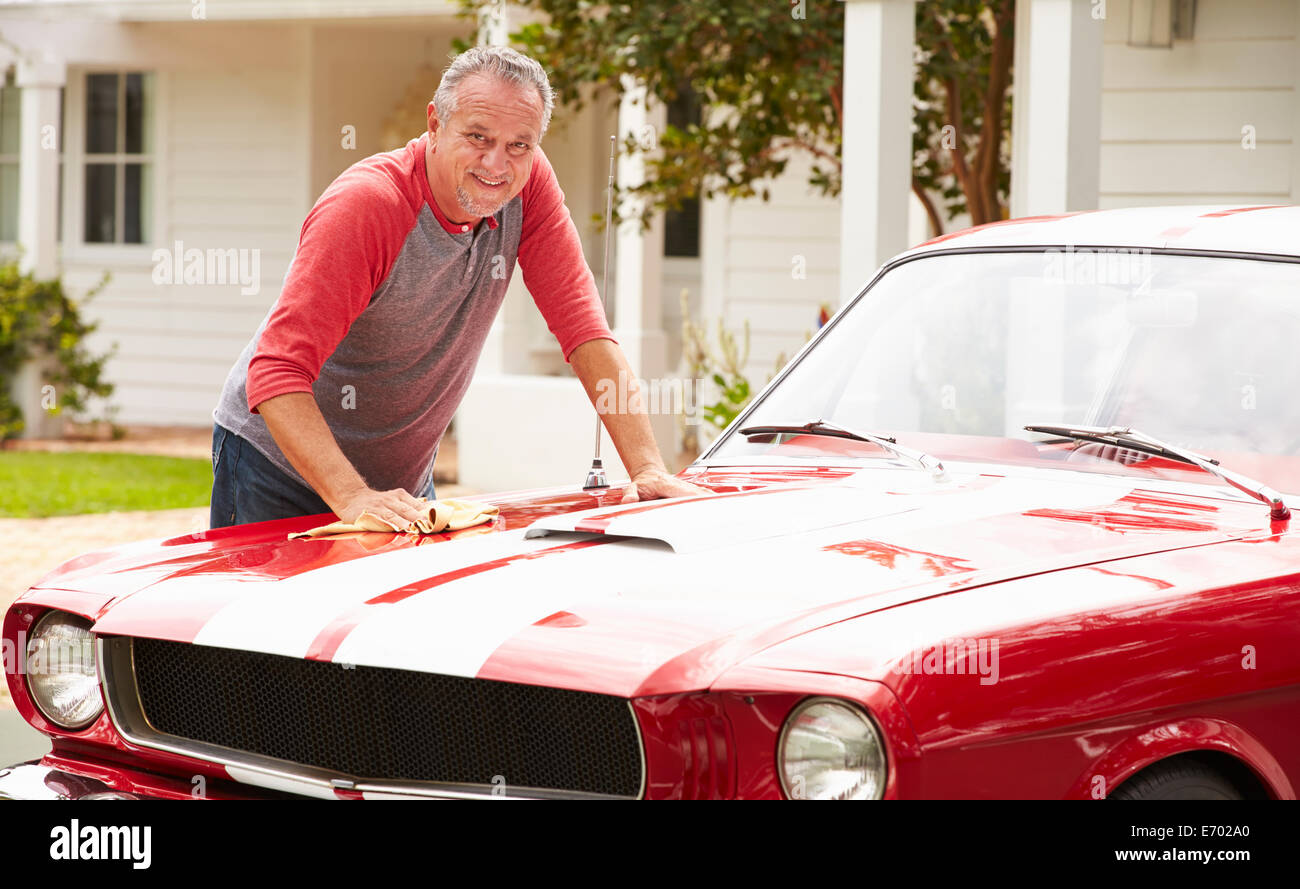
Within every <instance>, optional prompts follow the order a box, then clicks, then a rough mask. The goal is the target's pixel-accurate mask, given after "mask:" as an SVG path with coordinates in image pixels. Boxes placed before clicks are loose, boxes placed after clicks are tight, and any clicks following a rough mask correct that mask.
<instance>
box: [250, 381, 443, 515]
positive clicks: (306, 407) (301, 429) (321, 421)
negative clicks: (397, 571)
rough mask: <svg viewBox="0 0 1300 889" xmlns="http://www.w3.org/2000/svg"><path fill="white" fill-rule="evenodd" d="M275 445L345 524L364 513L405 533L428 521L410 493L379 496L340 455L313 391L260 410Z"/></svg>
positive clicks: (290, 395)
mask: <svg viewBox="0 0 1300 889" xmlns="http://www.w3.org/2000/svg"><path fill="white" fill-rule="evenodd" d="M257 409H258V410H259V411H261V414H262V418H263V419H264V420H266V427H267V428H268V429H270V430H271V435H272V436H273V437H274V438H275V443H276V444H277V445H279V446H280V450H281V451H282V452H283V453H284V455H285V456H286V457H287V458H289V462H290V463H291V464H293V468H294V469H296V470H298V472H299V474H301V475H302V477H303V478H304V479H306V481H307V484H309V485H311V487H312V490H314V491H315V492H316V493H317V494H319V495H320V497H321V499H322V500H324V501H325V503H326V504H327V505H328V506H329V508H330V509H332V510H334V514H335V515H336V516H338V517H339V519H340V520H341V521H344V522H355V521H356V520H357V517H358V516H359V515H361V513H363V512H368V513H371V514H372V515H376V516H378V517H379V518H381V519H383V520H384V521H386V522H390V523H391V524H392V525H394V526H395V527H396V528H397V529H398V530H399V531H404V530H406V529H407V528H408V527H409V526H410V525H411V523H412V522H415V521H418V520H419V519H422V518H425V517H426V516H427V515H428V510H427V508H426V509H424V510H421V509H420V501H419V500H417V499H416V498H415V497H412V496H411V495H410V494H409V493H408V492H407V491H405V490H403V489H401V488H395V489H394V490H391V491H376V490H373V489H372V488H371V487H370V486H369V485H367V484H366V482H365V479H363V478H362V477H361V475H360V474H359V473H358V472H357V471H356V469H355V468H353V466H352V464H351V463H349V462H348V458H347V457H346V456H344V454H343V452H342V451H341V450H339V446H338V442H336V441H335V440H334V435H333V433H331V432H330V430H329V427H328V426H327V425H325V418H324V417H322V416H321V412H320V408H319V407H317V405H316V399H315V398H314V397H313V396H312V394H311V393H310V392H287V393H285V394H284V395H277V396H275V397H274V398H268V399H267V400H266V401H263V402H262V403H261V404H259V405H258V406H257Z"/></svg>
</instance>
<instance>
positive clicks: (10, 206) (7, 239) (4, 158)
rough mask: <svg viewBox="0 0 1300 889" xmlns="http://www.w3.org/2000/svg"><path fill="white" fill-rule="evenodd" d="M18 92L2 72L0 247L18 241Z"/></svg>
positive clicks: (10, 78) (11, 78)
mask: <svg viewBox="0 0 1300 889" xmlns="http://www.w3.org/2000/svg"><path fill="white" fill-rule="evenodd" d="M21 97H22V92H21V91H20V90H19V89H18V87H16V86H14V77H13V71H12V70H10V71H7V72H5V77H4V83H3V86H0V243H12V242H14V241H17V240H18V153H19V148H18V125H19V123H20V122H21V120H22V111H21V108H20V107H19V105H20V100H21Z"/></svg>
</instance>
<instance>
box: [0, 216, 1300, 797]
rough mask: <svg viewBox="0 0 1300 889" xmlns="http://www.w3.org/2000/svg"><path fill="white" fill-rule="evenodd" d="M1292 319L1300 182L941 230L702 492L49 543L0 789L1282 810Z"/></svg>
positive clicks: (872, 288)
mask: <svg viewBox="0 0 1300 889" xmlns="http://www.w3.org/2000/svg"><path fill="white" fill-rule="evenodd" d="M1297 344H1300V208H1264V207H1248V208H1241V209H1233V210H1218V209H1207V208H1159V209H1142V210H1124V211H1102V212H1094V213H1085V214H1074V215H1068V216H1062V217H1051V218H1038V219H1026V220H1012V221H1011V222H1007V223H1001V224H995V225H992V226H986V227H983V228H980V229H975V230H971V231H967V232H962V233H959V234H955V235H950V236H946V237H943V238H939V239H936V240H935V241H932V242H930V243H928V244H925V245H923V246H921V247H919V248H916V249H914V250H912V251H909V252H907V253H905V254H903V255H901V256H899V257H897V258H895V259H894V260H893V261H891V262H890V263H889V264H888V265H886V266H885V267H884V268H883V269H882V270H881V272H880V273H879V274H878V275H877V276H876V277H875V278H874V279H873V281H872V282H871V283H870V284H869V285H868V286H867V287H866V288H865V289H864V290H863V292H862V293H861V294H860V295H859V296H858V297H857V298H856V299H854V300H853V301H852V303H851V304H849V305H847V306H846V307H844V308H843V309H842V310H841V311H839V312H838V313H836V315H835V316H834V317H833V318H832V319H831V320H830V321H829V323H827V324H826V325H825V326H824V327H823V328H822V329H821V330H820V331H819V332H818V334H817V336H816V337H815V338H814V339H813V340H812V341H811V342H810V343H809V344H808V345H807V346H805V347H804V348H803V350H801V351H800V353H799V354H798V355H797V356H796V357H795V359H794V360H793V361H791V362H790V364H789V365H788V366H787V367H786V368H785V369H784V371H783V372H782V373H781V374H780V376H779V377H778V378H777V379H775V380H774V381H773V382H772V383H771V384H770V385H769V386H768V387H767V388H766V389H765V390H764V391H763V393H762V394H761V395H760V396H759V397H758V398H756V399H755V400H754V402H753V403H752V404H751V405H750V406H749V407H748V408H747V409H746V411H745V412H744V413H743V414H742V415H741V416H740V417H739V418H738V419H737V420H736V422H734V423H733V424H732V425H731V427H730V428H729V429H728V430H727V432H726V433H725V434H723V435H722V436H721V437H720V438H719V439H718V440H717V441H716V442H715V443H714V444H713V445H712V446H711V447H710V448H709V449H708V451H707V452H706V453H705V454H704V455H703V456H701V457H700V458H699V459H698V460H697V461H696V462H695V463H694V464H692V465H691V466H690V467H688V468H687V469H686V470H684V472H683V476H684V477H687V478H690V479H692V480H693V481H695V482H697V483H699V484H700V485H701V486H703V487H705V488H707V489H709V490H710V491H711V492H712V493H711V494H709V495H707V496H697V497H691V498H679V499H674V500H659V501H652V502H645V503H636V504H629V505H619V504H618V500H619V496H620V493H621V491H620V490H619V489H617V488H614V489H610V490H608V491H606V492H603V493H602V492H595V493H591V492H586V491H583V490H581V489H579V488H578V487H576V486H575V487H573V488H565V489H553V490H546V491H534V492H526V493H521V494H503V495H499V496H491V497H484V498H480V499H483V500H485V501H486V502H490V503H493V504H496V505H498V506H499V507H500V515H499V516H498V517H497V518H496V519H495V520H494V521H493V522H492V523H491V524H488V525H481V526H478V527H474V528H470V529H467V530H463V531H459V532H454V533H444V534H439V535H433V536H427V537H422V538H412V537H408V536H395V535H382V534H373V535H362V536H355V537H349V538H347V539H336V538H321V539H294V540H290V539H287V535H288V534H289V532H294V531H301V530H304V529H307V528H310V527H312V526H314V525H318V524H320V523H321V522H322V520H323V519H327V518H328V517H323V516H315V517H307V518H303V519H294V520H285V521H278V522H269V523H265V524H259V525H246V526H240V527H234V528H228V529H224V530H219V531H211V532H207V533H200V534H191V535H187V536H184V537H177V538H174V539H170V540H164V541H161V542H156V541H155V542H146V543H140V544H134V545H129V546H123V547H118V548H115V549H111V550H105V551H103V552H96V553H91V554H88V555H85V556H82V557H80V558H77V559H74V560H73V561H71V562H68V563H67V564H65V565H63V566H62V567H60V568H58V569H57V570H55V571H54V572H53V573H51V574H49V575H48V576H47V577H45V578H44V579H43V580H41V581H40V582H39V583H38V584H37V585H36V586H35V587H34V588H32V589H31V590H30V591H28V592H27V593H26V594H24V595H23V596H22V597H20V598H19V599H18V600H17V601H16V602H15V603H14V604H13V606H12V607H11V608H10V609H9V611H8V613H7V615H6V617H5V621H4V637H3V638H4V643H5V647H6V652H7V654H6V663H7V664H8V665H9V668H8V669H7V679H8V682H9V687H10V690H11V692H12V695H13V699H14V701H15V703H16V705H17V706H18V708H19V709H20V710H21V712H22V715H23V716H24V717H25V718H26V719H27V720H28V721H29V722H30V723H31V724H32V725H33V726H35V727H36V728H37V729H39V730H40V731H42V732H44V733H46V734H47V735H48V736H49V737H50V739H51V742H52V745H53V746H52V750H51V752H50V753H49V754H48V755H46V756H45V757H44V758H43V759H41V760H40V761H39V762H36V763H27V764H22V765H17V766H14V767H11V768H10V769H9V770H7V771H6V772H5V773H4V775H3V777H0V795H5V796H11V797H56V796H61V797H74V798H82V797H87V796H110V797H128V796H145V797H172V798H190V797H193V796H206V797H212V798H216V797H261V796H266V797H271V796H284V795H299V796H310V797H325V798H344V799H356V798H382V797H393V796H400V797H443V798H445V797H474V796H504V797H604V798H608V797H615V798H629V799H630V798H645V799H668V798H689V799H700V798H780V797H786V798H803V799H827V798H835V799H872V798H887V799H893V798H934V797H1003V798H1005V797H1012V798H1075V799H1096V798H1106V797H1109V798H1117V797H1118V798H1269V797H1271V798H1293V797H1294V796H1295V788H1296V782H1297V779H1298V778H1300V731H1297V728H1300V537H1297V535H1296V534H1294V533H1292V515H1291V510H1290V509H1289V508H1288V504H1287V499H1288V497H1290V499H1291V502H1292V503H1296V502H1297V500H1296V498H1295V497H1294V496H1292V495H1288V494H1287V493H1286V492H1300V398H1297V397H1296V392H1295V386H1296V383H1297V381H1300V348H1298V347H1297ZM580 470H581V467H580V466H575V471H580ZM1278 492H1282V493H1278Z"/></svg>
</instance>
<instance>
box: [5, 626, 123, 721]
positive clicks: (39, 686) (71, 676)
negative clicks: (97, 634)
mask: <svg viewBox="0 0 1300 889" xmlns="http://www.w3.org/2000/svg"><path fill="white" fill-rule="evenodd" d="M24 667H25V668H26V671H27V690H28V691H29V692H30V693H31V696H32V700H33V701H35V702H36V706H37V707H38V708H39V709H40V711H41V713H43V714H44V715H45V718H46V719H48V720H49V721H50V722H52V723H54V724H55V725H57V726H59V727H60V728H66V729H78V728H85V727H86V726H88V725H90V723H92V722H94V721H95V719H96V718H97V717H98V716H99V714H100V712H101V711H102V710H103V709H104V698H103V696H102V695H101V694H100V693H99V674H98V672H97V671H96V669H95V641H94V638H93V637H92V636H91V635H90V621H88V620H86V619H85V618H81V617H77V616H76V615H75V614H68V613H67V612H66V611H51V612H49V613H47V614H46V615H45V616H44V617H42V618H41V619H40V620H38V621H37V622H36V626H35V627H33V628H32V635H31V636H30V638H29V639H28V640H27V662H26V663H25V664H24Z"/></svg>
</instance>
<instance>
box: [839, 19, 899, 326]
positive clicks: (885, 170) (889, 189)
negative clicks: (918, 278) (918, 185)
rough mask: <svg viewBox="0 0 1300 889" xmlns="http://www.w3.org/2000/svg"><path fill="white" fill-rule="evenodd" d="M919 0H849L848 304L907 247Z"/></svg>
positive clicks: (843, 293) (844, 199) (844, 241)
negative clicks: (913, 70) (913, 91)
mask: <svg viewBox="0 0 1300 889" xmlns="http://www.w3.org/2000/svg"><path fill="white" fill-rule="evenodd" d="M915 15H916V4H915V2H914V0H845V3H844V96H843V106H844V121H843V153H842V157H843V158H844V172H843V189H842V191H841V192H840V303H841V305H842V304H843V303H844V302H846V301H848V300H849V299H851V298H852V297H853V296H855V295H856V294H857V292H858V290H859V289H861V287H862V285H863V284H865V283H866V282H867V280H868V279H869V278H870V277H871V276H872V274H873V273H875V271H876V269H877V268H878V267H879V266H880V265H881V264H882V263H883V262H885V260H887V259H889V258H890V257H892V256H893V255H894V254H896V253H900V252H902V251H903V250H906V249H907V247H908V243H907V229H908V195H909V194H910V192H911V184H912V76H913V75H912V67H913V66H912V44H913V42H914V40H915V33H916V22H915Z"/></svg>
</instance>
